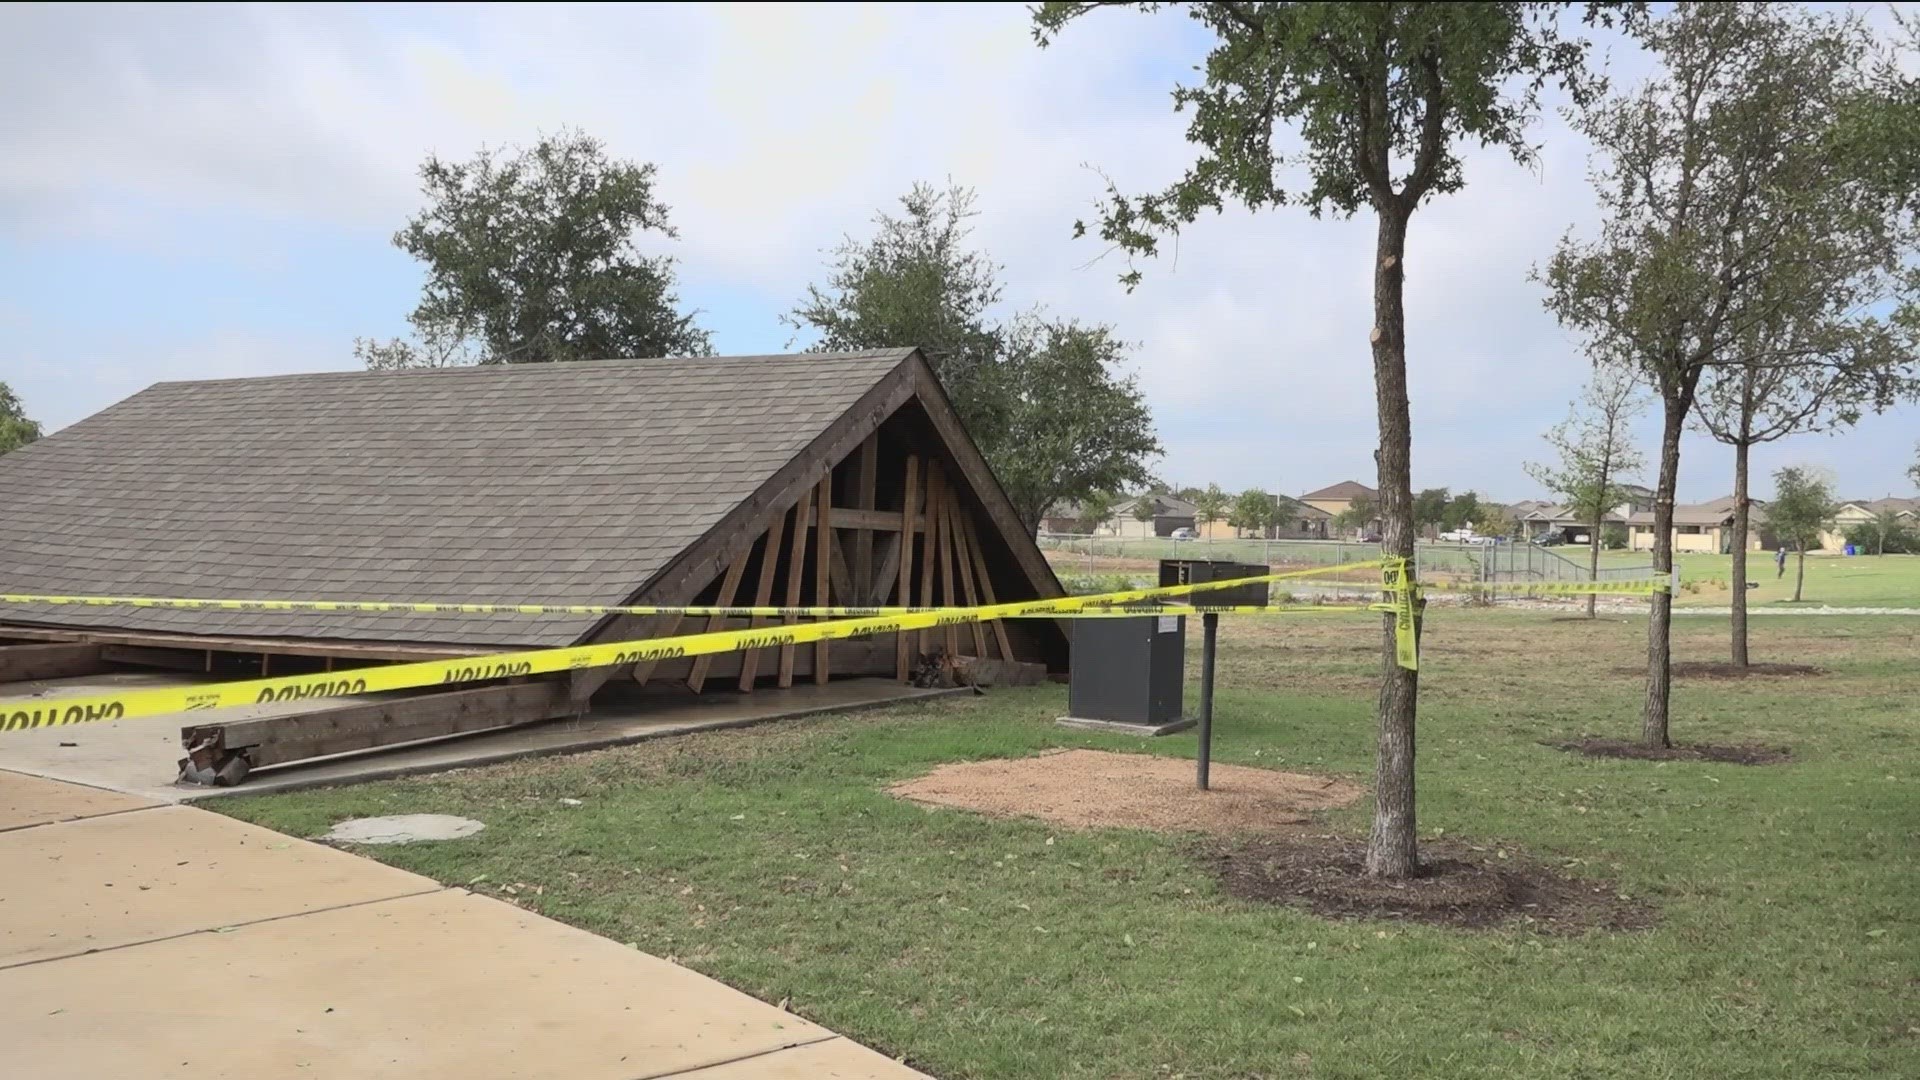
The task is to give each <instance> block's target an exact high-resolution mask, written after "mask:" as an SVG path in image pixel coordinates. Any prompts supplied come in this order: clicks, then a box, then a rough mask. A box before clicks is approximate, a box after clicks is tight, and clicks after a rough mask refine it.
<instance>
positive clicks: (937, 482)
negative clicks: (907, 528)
mask: <svg viewBox="0 0 1920 1080" xmlns="http://www.w3.org/2000/svg"><path fill="white" fill-rule="evenodd" d="M927 480H928V494H929V495H930V496H931V497H933V498H934V499H935V500H937V501H938V502H939V504H940V508H939V509H938V510H937V511H935V512H934V514H933V520H934V521H935V522H937V523H938V524H937V525H936V526H935V527H934V529H933V535H934V546H935V548H936V549H937V550H938V551H939V562H940V606H941V607H952V606H953V602H954V595H953V489H952V488H949V487H948V486H947V475H946V470H945V469H942V468H941V467H940V463H939V462H938V461H935V462H933V471H932V472H931V473H930V474H928V477H927ZM945 644H946V647H947V655H948V656H958V655H960V628H959V627H957V626H955V625H953V624H952V623H948V624H947V628H946V642H945Z"/></svg>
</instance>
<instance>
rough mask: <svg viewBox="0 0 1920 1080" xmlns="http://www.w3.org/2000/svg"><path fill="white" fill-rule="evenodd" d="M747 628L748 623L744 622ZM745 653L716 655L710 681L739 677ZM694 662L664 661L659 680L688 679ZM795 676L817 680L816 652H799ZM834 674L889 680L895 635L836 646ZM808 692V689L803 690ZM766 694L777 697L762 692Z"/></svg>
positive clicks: (708, 677) (658, 672)
mask: <svg viewBox="0 0 1920 1080" xmlns="http://www.w3.org/2000/svg"><path fill="white" fill-rule="evenodd" d="M740 625H741V627H743V628H744V627H745V625H746V620H744V619H743V620H740ZM744 655H745V654H744V653H739V652H730V653H716V654H714V657H713V666H712V667H711V668H709V669H708V670H707V681H708V682H711V683H714V684H716V685H718V684H719V683H720V682H722V681H725V680H729V679H732V678H734V677H735V675H736V674H737V673H738V672H739V671H740V669H741V665H742V664H743V663H744V661H743V660H742V657H743V656H744ZM693 659H694V658H690V657H684V656H683V657H681V658H679V659H677V660H662V661H661V662H660V669H659V671H657V672H656V673H655V677H656V678H658V679H661V680H663V681H665V680H672V679H676V678H681V677H684V675H685V673H686V672H687V671H688V670H689V669H690V668H691V667H692V664H693ZM793 672H794V676H795V677H796V679H798V680H799V681H800V682H802V683H804V682H805V681H806V680H808V679H810V678H812V677H813V650H812V649H799V650H797V651H796V652H795V654H794V658H793ZM833 674H834V675H837V676H841V677H845V676H849V675H867V676H879V677H882V678H885V677H889V676H891V675H892V674H893V635H892V634H883V635H876V636H875V637H873V638H868V639H853V640H847V641H836V642H834V643H833ZM803 689H804V687H803ZM761 693H762V694H769V693H773V691H772V690H770V689H769V690H762V691H761Z"/></svg>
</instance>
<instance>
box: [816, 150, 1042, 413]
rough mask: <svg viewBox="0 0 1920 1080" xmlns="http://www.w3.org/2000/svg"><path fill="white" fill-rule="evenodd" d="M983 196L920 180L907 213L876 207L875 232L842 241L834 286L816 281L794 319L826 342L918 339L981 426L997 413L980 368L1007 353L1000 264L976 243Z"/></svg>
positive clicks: (870, 344)
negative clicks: (998, 313)
mask: <svg viewBox="0 0 1920 1080" xmlns="http://www.w3.org/2000/svg"><path fill="white" fill-rule="evenodd" d="M976 201H977V200H976V197H975V195H974V193H973V191H972V190H971V189H969V188H964V187H960V186H958V185H954V186H952V187H949V188H948V189H947V190H945V191H941V190H939V189H938V188H935V187H933V186H932V185H930V184H924V183H917V184H914V185H913V187H912V189H911V190H909V191H908V192H907V194H906V195H904V196H902V197H901V199H900V206H901V210H902V212H901V213H900V214H898V215H893V214H888V213H885V212H882V213H877V214H875V215H874V217H873V224H874V232H873V235H872V236H871V237H869V238H868V239H865V240H856V239H854V238H853V237H847V238H846V239H845V240H843V241H842V242H841V244H840V246H839V247H837V248H835V249H834V251H833V257H834V261H833V264H832V267H831V269H830V270H829V271H828V274H827V283H826V285H825V287H824V288H823V287H821V286H819V285H809V286H807V298H806V300H804V301H803V302H802V303H801V304H800V306H799V307H797V308H795V309H794V310H793V311H791V312H789V313H788V315H787V316H786V322H787V324H788V325H789V326H792V327H793V328H794V329H796V330H809V329H810V330H812V331H813V333H814V334H815V335H816V336H815V339H814V342H813V347H814V348H817V349H823V350H849V349H891V348H902V347H906V346H910V345H911V346H918V347H919V348H920V351H921V352H923V353H925V354H926V356H927V360H928V361H929V362H930V363H932V364H933V370H934V373H935V374H936V375H938V376H939V377H940V384H941V385H942V386H943V387H945V388H946V391H947V396H948V397H949V398H951V399H952V400H953V406H954V408H955V410H957V411H958V412H959V413H960V418H961V419H962V420H964V421H966V423H967V425H968V428H969V429H970V430H973V431H974V432H975V433H976V434H977V433H978V431H979V430H980V428H981V427H982V425H983V424H985V423H986V422H989V421H990V419H991V417H992V415H993V408H992V405H991V400H990V398H991V395H990V393H989V392H988V388H987V387H986V386H984V385H983V380H982V377H981V376H982V373H983V372H984V371H985V370H986V369H987V368H989V367H990V366H992V365H993V364H994V363H995V362H996V361H997V360H998V359H999V358H1000V352H1001V347H1002V344H1003V340H1002V338H1003V331H1002V329H1001V327H1000V326H999V324H998V322H997V320H996V319H995V317H994V315H993V309H994V308H995V307H997V306H998V305H999V304H1000V302H1001V299H1002V298H1003V297H1004V295H1005V291H1006V290H1005V288H1004V287H1003V286H1002V285H1001V284H1000V267H999V266H998V265H997V264H996V263H994V261H993V259H992V258H991V257H990V256H988V255H987V253H986V252H983V251H979V250H976V249H974V248H973V247H971V246H970V245H969V243H968V240H969V237H971V236H972V234H973V227H972V226H971V225H970V224H968V223H969V222H970V221H972V219H973V218H975V217H978V216H979V211H978V210H977V209H975V203H976Z"/></svg>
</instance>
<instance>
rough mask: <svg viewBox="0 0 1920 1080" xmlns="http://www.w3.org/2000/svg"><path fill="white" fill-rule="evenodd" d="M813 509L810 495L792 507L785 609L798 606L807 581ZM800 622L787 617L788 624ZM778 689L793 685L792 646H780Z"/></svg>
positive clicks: (788, 540)
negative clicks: (808, 547) (809, 527)
mask: <svg viewBox="0 0 1920 1080" xmlns="http://www.w3.org/2000/svg"><path fill="white" fill-rule="evenodd" d="M812 508H813V497H812V493H811V492H809V493H808V494H807V495H806V496H804V497H802V498H801V500H800V501H799V502H797V503H795V504H794V506H793V535H792V536H790V537H788V538H787V602H786V606H787V607H799V606H800V584H801V583H802V582H804V581H806V580H807V517H808V512H809V511H810V510H812ZM799 621H800V620H799V619H797V618H795V617H794V616H792V615H789V616H787V622H788V623H796V622H799ZM779 685H780V689H782V690H785V689H786V688H787V687H789V686H792V685H793V646H791V645H782V646H780V678H779Z"/></svg>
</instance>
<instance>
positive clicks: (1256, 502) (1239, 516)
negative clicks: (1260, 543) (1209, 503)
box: [1227, 487, 1279, 533]
mask: <svg viewBox="0 0 1920 1080" xmlns="http://www.w3.org/2000/svg"><path fill="white" fill-rule="evenodd" d="M1278 511H1279V507H1278V506H1276V505H1275V504H1274V501H1273V496H1271V495H1269V494H1267V493H1266V492H1265V491H1262V490H1261V489H1259V488H1257V487H1254V488H1248V489H1247V490H1245V491H1243V492H1241V493H1240V494H1238V495H1235V496H1234V497H1233V507H1232V508H1231V509H1230V510H1229V511H1228V513H1227V522H1228V524H1230V525H1232V526H1233V527H1234V528H1236V529H1252V530H1254V531H1256V532H1260V533H1265V532H1266V529H1267V527H1268V526H1270V525H1272V524H1273V523H1274V519H1275V517H1276V516H1277V514H1278Z"/></svg>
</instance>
